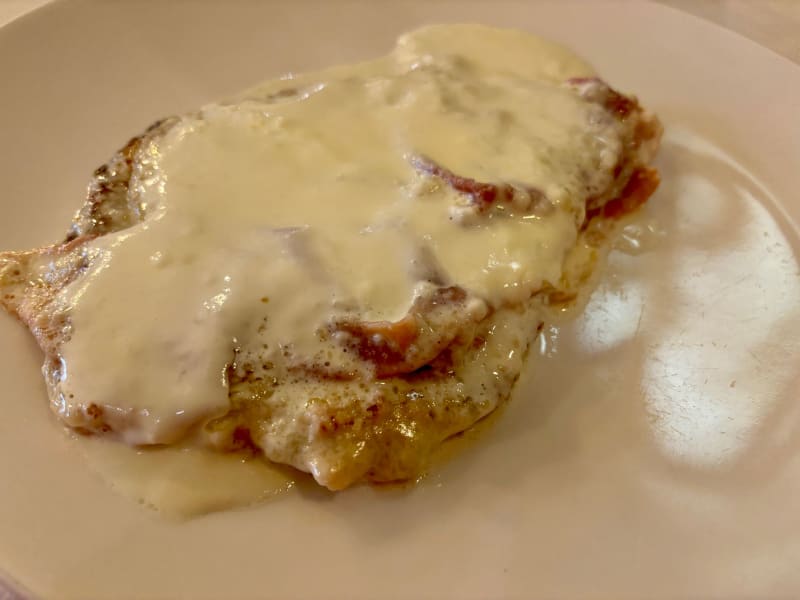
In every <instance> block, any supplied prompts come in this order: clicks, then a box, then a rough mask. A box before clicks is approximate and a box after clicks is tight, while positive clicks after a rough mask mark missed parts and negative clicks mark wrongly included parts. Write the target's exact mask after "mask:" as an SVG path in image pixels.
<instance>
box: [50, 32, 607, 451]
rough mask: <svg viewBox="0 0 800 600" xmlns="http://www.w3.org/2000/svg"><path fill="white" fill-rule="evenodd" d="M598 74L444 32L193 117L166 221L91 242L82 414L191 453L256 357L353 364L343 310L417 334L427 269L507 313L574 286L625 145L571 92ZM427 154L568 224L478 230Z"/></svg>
mask: <svg viewBox="0 0 800 600" xmlns="http://www.w3.org/2000/svg"><path fill="white" fill-rule="evenodd" d="M590 72H591V71H590V69H589V68H588V67H587V66H586V65H585V64H583V63H582V62H580V60H579V59H577V58H575V57H574V56H573V55H572V54H570V53H568V52H567V51H565V50H563V49H561V48H560V47H557V46H554V45H551V44H549V43H547V42H544V41H542V40H540V39H538V38H534V37H532V36H529V35H527V34H521V33H517V32H508V31H498V30H490V29H486V28H478V27H472V26H438V27H432V28H426V29H422V30H419V31H417V32H414V33H411V34H408V35H406V36H404V37H403V38H401V39H400V40H399V42H398V45H397V47H396V49H395V50H394V52H393V53H392V54H391V55H389V56H388V57H385V58H383V59H379V60H376V61H373V62H369V63H363V64H359V65H354V66H344V67H337V68H334V69H331V70H328V71H324V72H321V73H316V74H309V75H303V76H299V77H293V78H288V79H282V80H277V81H272V82H267V83H265V84H263V85H261V86H258V87H257V88H255V89H253V90H251V91H249V92H247V93H246V94H243V95H242V96H241V97H240V98H237V99H235V100H234V101H231V102H227V103H220V104H214V105H211V106H208V107H206V108H204V109H203V110H202V111H200V112H199V113H198V114H194V115H190V116H186V117H183V118H182V119H181V120H180V121H179V122H178V123H177V124H176V125H174V126H173V127H172V128H171V129H169V130H168V131H167V132H166V133H165V134H164V135H161V136H159V137H157V138H155V139H153V140H151V141H150V142H149V143H148V144H147V145H146V146H145V147H144V148H143V149H142V150H141V151H140V160H139V164H138V166H137V171H136V172H135V173H134V178H133V179H132V182H131V185H132V188H131V189H132V191H133V192H134V193H136V194H138V198H139V202H140V207H141V209H142V211H143V212H144V214H145V215H146V218H145V219H144V221H143V222H142V223H140V224H138V225H135V226H134V227H131V228H130V229H127V230H124V231H121V232H119V233H116V234H111V235H108V236H105V237H103V238H100V239H98V240H96V241H93V242H91V243H90V244H89V252H90V253H91V254H93V256H94V260H93V262H92V267H91V268H90V271H89V273H88V274H86V276H84V277H82V278H80V279H79V280H78V281H77V282H75V283H73V284H72V285H70V286H69V287H68V288H66V289H65V290H64V291H63V293H62V301H63V304H64V306H65V308H66V310H67V312H68V314H69V316H70V319H71V323H72V336H71V339H70V340H69V341H68V342H67V343H65V344H64V346H63V353H62V358H63V363H64V367H65V368H64V378H63V381H62V389H63V390H64V395H65V400H64V413H66V414H68V413H69V411H70V410H71V407H72V402H74V401H76V400H77V399H78V398H79V399H80V401H81V403H82V404H83V405H87V404H89V403H95V404H97V405H98V406H101V407H103V408H104V410H105V411H106V414H107V415H111V416H112V417H113V419H114V422H115V423H116V424H117V425H118V427H115V429H118V430H120V431H122V435H123V436H124V438H125V440H126V441H128V442H129V443H132V444H154V443H172V442H175V441H177V440H179V439H181V438H182V437H183V436H185V435H186V433H187V431H189V429H190V428H192V427H193V426H195V425H197V424H198V423H203V422H205V421H207V420H208V419H210V418H213V417H215V416H218V415H222V414H224V413H226V412H227V410H228V407H229V403H228V402H229V401H228V396H227V385H228V382H227V381H226V366H227V365H228V364H229V363H230V362H231V360H232V358H233V356H234V352H235V351H236V350H237V349H245V350H248V351H252V350H253V349H255V350H256V351H257V352H260V353H261V354H262V355H264V356H265V357H267V358H269V356H272V355H274V356H279V355H281V354H283V355H285V354H286V352H290V353H291V354H292V355H294V356H299V357H305V358H314V357H319V356H320V353H321V352H328V354H326V355H325V356H326V359H330V360H333V361H334V362H336V361H338V362H340V363H342V364H349V363H348V362H347V361H348V360H350V361H351V360H352V359H350V358H348V357H347V356H345V355H344V354H342V355H335V356H331V355H330V349H327V350H326V349H325V348H323V346H322V344H321V342H320V339H319V335H318V331H319V329H320V328H321V327H324V326H325V324H326V323H328V322H330V320H331V319H332V318H334V317H336V316H339V315H343V314H353V313H355V314H359V315H360V318H363V319H366V320H374V319H387V320H394V319H397V318H400V317H401V316H402V315H403V314H405V312H406V311H407V310H408V307H409V305H410V304H411V302H412V300H413V298H414V296H415V293H416V290H417V289H418V284H419V282H420V276H419V274H418V272H417V266H418V264H417V263H418V257H419V256H420V254H421V253H422V252H423V251H424V252H425V253H427V254H428V255H429V256H432V257H433V261H432V262H433V263H434V264H433V266H431V265H429V266H431V268H433V267H434V266H435V269H436V270H437V271H438V272H439V274H440V275H441V276H442V277H443V278H444V279H445V280H446V281H447V282H450V283H453V284H457V285H460V286H462V287H464V288H466V289H468V290H470V291H471V292H473V293H474V294H476V295H477V296H478V297H480V298H482V299H483V300H485V301H486V302H487V303H488V304H490V305H494V306H501V305H504V304H507V303H516V302H519V301H520V300H523V299H525V298H528V297H529V296H530V295H531V293H532V292H534V291H535V290H536V289H538V288H539V287H540V286H541V285H542V283H543V282H545V281H549V282H552V283H557V282H558V280H559V278H560V276H561V270H562V263H563V259H564V256H565V252H566V251H567V250H568V249H569V248H570V247H571V246H573V244H574V243H575V240H576V223H578V222H580V220H581V218H582V211H583V194H582V190H583V189H585V186H586V185H587V183H586V180H585V177H586V173H593V172H597V171H598V167H601V166H603V165H604V161H605V160H607V157H608V156H616V152H615V151H614V150H615V148H616V146H615V144H618V140H617V139H615V137H614V135H613V130H611V131H609V130H608V128H607V127H601V126H600V125H598V122H599V121H600V120H601V119H599V117H598V113H597V111H598V110H599V109H598V107H597V106H594V105H592V104H590V103H587V102H585V101H583V100H582V99H580V98H579V97H578V96H577V95H576V94H575V93H573V92H572V91H570V90H569V89H567V88H565V87H564V86H563V85H562V82H563V81H564V80H565V79H567V78H568V77H573V76H581V75H586V74H589V73H590ZM287 88H289V89H290V90H291V92H290V93H281V91H282V90H286V89H287ZM592 127H595V128H596V131H595V132H594V134H593V132H592ZM417 156H424V157H427V158H429V159H431V160H433V161H436V162H437V163H439V164H441V165H443V166H444V167H446V168H447V169H449V170H451V171H452V172H454V173H456V174H458V175H461V176H465V177H470V178H474V179H476V180H478V181H484V182H509V183H511V184H514V185H519V186H525V187H533V188H536V189H538V190H541V191H542V192H544V193H545V194H546V195H547V197H548V198H549V200H550V201H551V202H552V203H553V204H554V206H555V210H552V211H550V212H549V213H548V214H546V215H544V216H537V215H535V214H513V210H511V209H510V210H509V213H508V214H506V215H500V216H494V217H493V218H482V219H481V220H479V222H477V223H475V224H472V225H469V226H467V225H464V224H460V223H458V222H456V221H454V220H453V219H452V218H451V217H452V207H453V206H454V205H458V204H459V203H463V202H464V197H463V195H462V194H459V193H458V192H456V191H454V190H453V189H452V188H450V187H449V186H447V185H446V184H444V183H443V182H440V181H439V180H438V179H435V178H431V177H430V176H428V175H426V174H424V173H420V172H418V171H417V170H416V169H415V167H414V166H413V164H412V160H413V158H414V157H417ZM415 265H416V266H415ZM262 324H263V326H261V325H262ZM350 366H351V367H352V365H350ZM476 385H477V384H476Z"/></svg>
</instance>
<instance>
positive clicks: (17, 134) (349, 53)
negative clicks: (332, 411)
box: [0, 0, 800, 599]
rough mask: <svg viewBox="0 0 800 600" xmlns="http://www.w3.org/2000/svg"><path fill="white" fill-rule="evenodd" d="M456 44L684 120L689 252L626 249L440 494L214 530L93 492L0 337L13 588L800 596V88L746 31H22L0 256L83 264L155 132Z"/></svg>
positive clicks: (161, 6)
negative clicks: (426, 41) (101, 191)
mask: <svg viewBox="0 0 800 600" xmlns="http://www.w3.org/2000/svg"><path fill="white" fill-rule="evenodd" d="M434 21H439V22H443V21H451V22H452V21H480V22H485V23H488V24H496V25H505V26H517V27H520V28H525V29H529V30H531V31H533V32H537V33H540V34H544V35H547V36H549V37H551V38H553V39H556V40H559V41H562V42H565V43H567V44H568V45H570V46H572V47H574V48H575V49H577V50H578V51H579V52H580V53H582V54H583V55H585V56H586V57H588V58H589V59H590V60H591V61H592V62H593V63H594V64H595V66H596V67H597V68H598V70H599V71H600V72H601V73H602V74H603V75H604V76H605V77H606V78H607V79H608V80H609V81H610V82H612V83H613V84H614V85H616V86H618V87H621V88H622V89H629V90H634V91H635V92H637V93H638V94H639V95H640V97H641V98H642V100H643V102H644V103H645V104H646V105H648V106H650V107H652V108H654V109H655V110H656V111H657V112H659V113H660V115H661V116H662V117H663V120H664V122H665V124H666V127H667V130H668V132H669V133H668V135H667V138H666V140H665V143H664V147H663V152H662V154H661V157H660V158H659V166H660V168H661V169H662V173H663V176H664V184H663V186H662V188H661V189H660V190H659V192H658V193H657V194H656V196H654V197H653V199H652V201H651V204H650V206H649V208H648V211H647V213H646V214H645V215H643V217H642V222H643V223H645V224H647V223H651V222H652V223H654V224H655V225H656V226H657V227H658V228H661V229H663V230H664V232H665V233H664V235H663V236H661V237H659V236H657V235H656V236H650V238H651V239H650V243H649V248H648V249H647V251H646V252H643V253H641V254H640V255H638V256H635V257H631V256H629V255H627V254H622V253H619V254H615V256H614V260H613V261H612V264H611V265H610V268H609V272H608V276H607V277H606V278H605V280H604V281H605V283H604V285H603V286H602V287H601V289H600V290H599V291H598V293H597V294H596V296H595V300H596V302H593V303H592V304H591V305H590V307H589V311H588V312H587V316H586V317H585V318H583V319H581V320H580V321H579V322H578V323H576V324H575V325H573V326H570V327H565V328H563V329H562V330H561V331H560V332H559V335H558V339H557V340H556V341H555V342H554V343H555V349H556V351H555V352H552V349H553V346H551V347H550V348H549V349H550V350H551V354H553V356H551V357H550V358H548V359H546V360H545V359H539V360H536V361H534V363H535V364H534V365H533V367H532V369H531V371H530V372H529V373H528V374H527V376H526V377H525V378H524V381H523V382H522V383H521V385H520V388H519V390H518V393H517V394H516V396H515V398H514V401H513V402H512V404H511V405H510V406H509V407H508V409H507V410H505V412H504V413H503V414H502V415H501V416H500V418H499V419H498V420H497V422H496V424H495V425H494V426H493V427H491V428H490V430H489V431H487V432H486V433H485V434H484V435H483V436H482V439H481V441H480V443H477V444H474V445H473V446H471V447H470V448H468V449H467V450H466V451H465V452H464V453H462V455H461V456H459V457H458V458H457V459H455V460H454V461H452V462H451V463H450V464H448V465H445V466H443V467H441V468H440V469H438V470H437V472H436V473H434V474H433V475H432V476H431V477H430V478H429V480H428V481H427V482H425V483H424V484H423V485H421V486H419V487H417V488H414V489H411V490H408V491H405V492H404V491H389V492H387V491H376V490H372V489H369V488H362V489H356V490H352V491H349V492H346V493H342V494H338V495H335V496H333V495H329V494H326V493H322V492H320V493H309V492H302V493H295V494H289V495H287V496H285V497H283V498H281V499H279V500H277V501H275V502H272V503H269V504H266V505H263V506H261V507H258V508H254V509H250V510H241V511H235V512H228V513H222V514H215V515H210V516H208V517H204V518H200V519H196V520H193V521H189V522H186V523H175V522H169V521H165V520H163V519H161V518H159V517H158V516H157V515H155V514H153V513H151V512H148V511H147V510H145V509H143V508H141V507H139V506H138V505H135V504H133V503H131V502H130V501H128V500H126V499H124V498H122V497H120V496H117V495H116V494H115V493H113V492H112V491H110V490H109V489H108V487H107V486H106V485H105V484H104V483H103V482H102V481H100V480H99V478H98V477H96V476H95V475H93V474H92V473H91V472H90V471H89V470H88V469H87V468H86V466H85V465H84V464H83V462H82V461H81V460H80V459H79V458H78V457H77V456H76V455H75V454H74V452H72V451H71V449H70V447H69V444H68V442H67V440H66V437H65V436H64V435H63V434H62V433H61V431H60V428H59V427H58V425H57V424H56V423H55V422H54V419H53V418H52V417H51V415H50V414H49V412H48V409H47V406H46V402H45V393H44V387H43V383H42V381H41V378H40V375H39V363H40V361H41V357H40V355H39V352H38V351H37V350H36V348H35V346H34V344H33V342H32V341H31V339H30V338H29V336H28V335H27V333H26V332H25V331H24V330H23V328H22V327H20V326H19V325H17V324H16V323H14V322H13V321H12V320H11V319H8V318H5V317H3V318H0V358H1V360H0V381H2V382H3V390H4V393H3V396H2V410H3V412H2V418H1V419H0V481H2V482H4V484H3V491H2V493H0V565H2V567H3V569H4V570H5V571H7V572H8V573H9V575H10V576H11V577H13V578H14V579H15V580H16V581H17V582H19V583H20V584H21V585H22V586H24V587H26V588H28V589H29V590H30V591H31V592H32V593H33V594H35V595H40V596H44V597H64V598H83V599H86V598H110V597H114V598H137V599H142V598H195V599H202V598H221V597H229V598H255V597H272V598H289V597H296V598H423V597H429V598H501V597H509V598H510V597H516V598H530V597H535V596H536V597H543V596H544V597H551V598H552V597H569V598H577V597H587V598H590V597H596V598H612V597H613V598H624V597H645V596H646V597H650V598H657V597H664V598H667V597H669V598H677V597H688V596H692V597H710V596H714V597H740V598H745V597H765V596H770V597H776V596H783V597H797V596H798V595H800V569H798V565H800V511H798V510H797V507H796V498H798V497H799V494H800V412H798V409H800V406H798V403H797V402H796V401H797V400H798V397H797V396H798V392H797V389H798V385H797V384H798V378H800V358H798V357H799V356H800V355H798V345H800V302H798V300H800V279H798V263H797V256H796V251H797V248H798V246H799V238H798V232H797V230H796V225H795V223H797V222H798V221H800V197H799V196H798V192H797V190H798V188H799V187H800V179H799V178H798V175H797V165H798V164H800V119H799V118H798V114H800V104H798V99H800V69H798V68H797V67H796V66H794V65H793V64H791V63H789V62H788V61H786V60H784V59H781V58H779V57H778V56H776V55H774V54H772V53H770V52H769V51H767V50H764V49H762V48H760V47H758V46H756V45H754V44H752V43H750V42H748V41H746V40H744V39H743V38H740V37H738V36H736V35H734V34H731V33H728V32H726V31H723V30H721V29H718V28H716V27H714V26H712V25H709V24H707V23H705V22H702V21H699V20H696V19H694V18H692V17H689V16H686V15H684V14H681V13H677V12H674V11H672V10H670V9H666V8H663V7H660V6H656V5H647V4H631V3H615V4H601V3H599V2H592V3H588V2H587V3H580V4H578V3H558V4H556V3H555V2H553V3H537V4H533V3H527V2H518V3H508V2H493V3H488V2H487V3H478V2H471V1H467V0H462V1H458V2H422V1H419V2H391V3H390V2H385V3H382V2H381V3H367V2H343V1H335V2H322V1H308V2H289V1H288V0H287V1H272V2H263V3H262V2H254V1H250V0H242V1H240V2H226V3H222V2H219V3H216V2H191V3H190V2H178V1H174V2H128V3H126V2H120V1H117V2H104V3H100V2H94V3H92V2H59V3H56V4H55V5H50V6H47V7H45V8H44V9H42V10H39V11H36V12H35V13H33V14H31V15H29V16H27V17H25V18H22V19H21V20H19V21H16V22H13V23H11V24H10V25H8V26H7V27H5V28H3V29H2V31H0V81H1V82H2V83H1V84H0V85H1V86H2V90H3V92H2V94H0V132H2V136H0V181H2V183H3V187H2V194H0V206H2V209H3V211H2V215H3V216H2V220H1V221H0V246H1V247H2V248H4V249H10V248H27V247H32V246H35V245H38V244H43V243H46V242H50V241H53V240H56V239H58V238H59V237H60V236H61V235H62V234H63V232H64V229H65V224H66V223H67V222H68V220H69V218H70V216H71V214H72V212H73V211H74V210H75V208H76V207H77V206H78V205H79V203H80V202H81V199H82V197H83V193H84V188H85V184H86V181H87V177H88V175H89V173H90V172H91V170H92V169H93V168H94V167H96V166H97V165H99V164H100V163H102V162H103V161H104V160H105V159H106V157H107V156H109V155H110V153H111V152H112V151H114V150H115V149H116V148H117V147H118V146H119V145H120V143H121V142H123V141H124V140H126V139H127V138H128V137H129V136H131V135H133V134H136V133H138V132H139V131H140V130H141V129H142V128H143V127H144V126H146V125H148V124H149V123H150V122H152V121H153V120H154V119H156V118H158V117H161V116H164V115H167V114H171V113H175V112H180V111H182V110H186V109H189V108H191V107H194V106H196V105H198V104H201V103H203V102H207V101H210V100H213V99H215V98H218V97H221V96H224V95H226V94H229V93H232V92H234V91H236V90H238V89H240V88H243V87H245V86H248V85H250V84H252V83H255V82H256V81H258V80H261V79H264V78H267V77H269V76H273V75H276V74H278V73H281V72H283V71H289V70H294V71H297V70H304V69H308V68H312V67H319V66H323V65H326V64H329V63H335V62H342V61H350V60H354V59H359V58H364V57H369V56H373V55H375V54H378V53H381V52H383V51H386V50H387V49H388V48H389V47H390V45H391V41H392V39H393V37H394V36H395V35H396V34H397V33H399V32H401V31H403V30H406V29H409V28H411V27H413V26H415V25H417V24H421V23H426V22H434ZM3 594H4V592H3V591H2V589H0V597H4V596H3Z"/></svg>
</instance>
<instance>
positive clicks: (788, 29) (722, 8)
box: [0, 0, 800, 63]
mask: <svg viewBox="0 0 800 600" xmlns="http://www.w3.org/2000/svg"><path fill="white" fill-rule="evenodd" d="M49 1H50V0H0V26H1V25H3V24H5V23H7V22H9V21H11V20H12V19H15V18H17V17H18V16H20V15H22V14H24V13H26V12H28V11H31V10H33V9H35V8H37V7H39V6H41V5H43V4H47V2H49ZM164 1H170V0H164ZM575 1H586V0H575ZM631 1H646V0H631ZM655 1H657V2H660V3H661V4H666V5H669V6H672V7H674V8H677V9H679V10H683V11H685V12H688V13H692V14H694V15H697V16H699V17H701V18H704V19H707V20H709V21H713V22H714V23H717V24H719V25H722V26H723V27H726V28H728V29H732V30H733V31H736V32H738V33H740V34H742V35H744V36H746V37H749V38H750V39H752V40H754V41H756V42H758V43H759V44H761V45H762V46H766V47H767V48H770V49H771V50H773V51H774V52H777V53H778V54H781V55H783V56H785V57H787V58H789V59H791V60H793V61H794V62H796V63H800V0H655Z"/></svg>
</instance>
